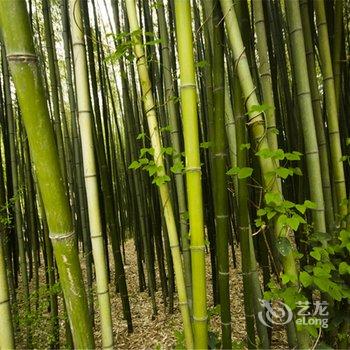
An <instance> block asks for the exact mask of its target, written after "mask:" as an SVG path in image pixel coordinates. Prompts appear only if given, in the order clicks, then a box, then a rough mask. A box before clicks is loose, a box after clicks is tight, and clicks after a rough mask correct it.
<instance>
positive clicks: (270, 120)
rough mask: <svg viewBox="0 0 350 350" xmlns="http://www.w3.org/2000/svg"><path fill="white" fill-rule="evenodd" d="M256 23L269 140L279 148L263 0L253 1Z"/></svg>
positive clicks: (273, 145) (271, 145) (270, 144)
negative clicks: (267, 106) (266, 107)
mask: <svg viewBox="0 0 350 350" xmlns="http://www.w3.org/2000/svg"><path fill="white" fill-rule="evenodd" d="M253 10H254V22H255V28H256V39H257V49H258V54H259V74H260V81H261V88H262V94H263V100H264V103H266V104H267V105H269V108H268V109H267V110H266V111H265V114H266V130H267V140H268V142H269V146H270V148H271V149H277V148H278V141H277V134H276V132H275V130H274V129H276V117H275V106H274V99H273V90H272V80H271V70H270V62H269V54H268V46H267V37H266V30H265V18H264V9H263V2H262V0H253Z"/></svg>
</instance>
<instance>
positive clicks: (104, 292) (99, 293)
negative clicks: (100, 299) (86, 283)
mask: <svg viewBox="0 0 350 350" xmlns="http://www.w3.org/2000/svg"><path fill="white" fill-rule="evenodd" d="M106 293H108V289H106V290H104V291H103V292H96V294H97V295H102V294H106Z"/></svg>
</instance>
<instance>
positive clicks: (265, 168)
mask: <svg viewBox="0 0 350 350" xmlns="http://www.w3.org/2000/svg"><path fill="white" fill-rule="evenodd" d="M220 4H221V8H222V12H223V15H224V18H225V24H226V30H227V34H228V39H229V43H230V46H231V49H232V51H233V57H234V60H235V65H236V69H237V74H238V78H239V81H240V84H241V88H242V93H243V96H244V97H245V104H246V108H247V109H248V110H250V109H251V108H252V106H254V105H259V102H258V98H257V95H256V92H255V86H254V84H253V79H252V76H251V73H250V69H249V65H248V61H247V56H246V54H245V50H244V46H243V42H242V37H241V34H240V29H239V25H238V21H237V17H236V13H235V9H234V6H233V3H232V0H220ZM247 126H249V127H250V132H251V137H252V139H253V144H254V145H255V147H256V149H257V150H259V149H268V148H269V145H268V142H267V138H266V129H265V121H264V118H263V116H262V115H261V113H259V112H256V113H251V114H250V115H249V117H248V122H247ZM259 162H260V168H261V172H262V177H263V179H264V185H265V188H266V190H270V191H271V190H272V191H273V192H274V193H279V194H281V193H280V191H279V186H278V182H277V181H273V182H272V183H266V174H268V173H270V172H272V171H274V169H275V167H276V165H275V163H274V162H273V160H272V159H271V158H268V159H263V158H262V157H259ZM282 231H283V230H282V228H281V227H280V225H279V224H278V221H276V224H275V227H274V234H275V237H279V236H280V234H281V232H282ZM281 261H282V265H283V269H284V273H286V274H292V275H296V276H298V266H297V264H296V262H295V259H294V257H293V255H292V253H289V254H288V255H287V256H283V257H282V256H281ZM298 335H299V337H300V339H299V341H300V344H299V345H300V346H301V347H303V346H305V347H307V346H308V345H306V344H308V339H307V337H305V336H304V334H303V333H301V332H298Z"/></svg>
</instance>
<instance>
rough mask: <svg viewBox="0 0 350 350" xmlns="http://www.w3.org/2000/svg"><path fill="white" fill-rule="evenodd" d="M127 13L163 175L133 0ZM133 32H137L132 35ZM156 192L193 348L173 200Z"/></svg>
mask: <svg viewBox="0 0 350 350" xmlns="http://www.w3.org/2000/svg"><path fill="white" fill-rule="evenodd" d="M125 4H126V8H127V15H128V19H129V24H130V30H131V33H134V34H133V35H132V39H133V49H134V53H135V56H136V63H137V69H138V72H139V79H140V83H141V90H142V96H143V104H144V110H145V113H146V117H147V123H148V129H149V134H150V138H151V144H152V147H153V149H154V162H155V164H156V166H157V168H158V171H157V176H158V177H164V176H165V168H164V161H163V156H162V154H161V153H162V146H161V141H160V135H159V130H158V122H157V116H156V111H155V103H154V100H153V95H152V85H151V82H150V79H149V75H148V70H147V61H146V59H145V56H144V50H143V46H142V44H141V40H140V34H139V30H140V27H139V24H138V21H137V14H136V6H135V0H125ZM135 32H136V34H135ZM159 192H160V197H161V202H162V206H163V210H164V218H165V222H166V226H167V230H168V235H169V241H170V247H171V252H172V257H173V263H174V271H175V278H176V284H177V289H178V296H179V305H180V309H181V313H182V319H183V325H184V333H185V340H186V346H187V348H188V349H191V348H192V347H193V334H192V328H191V320H190V313H189V306H188V301H187V295H186V287H185V279H184V274H183V271H182V261H181V254H180V249H179V241H178V236H177V232H176V224H175V219H174V213H173V208H172V203H171V201H170V193H169V188H168V185H167V183H162V184H161V185H160V186H159Z"/></svg>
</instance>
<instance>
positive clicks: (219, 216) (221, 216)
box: [216, 214, 228, 219]
mask: <svg viewBox="0 0 350 350" xmlns="http://www.w3.org/2000/svg"><path fill="white" fill-rule="evenodd" d="M216 218H218V219H226V218H228V215H227V214H224V215H216Z"/></svg>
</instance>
